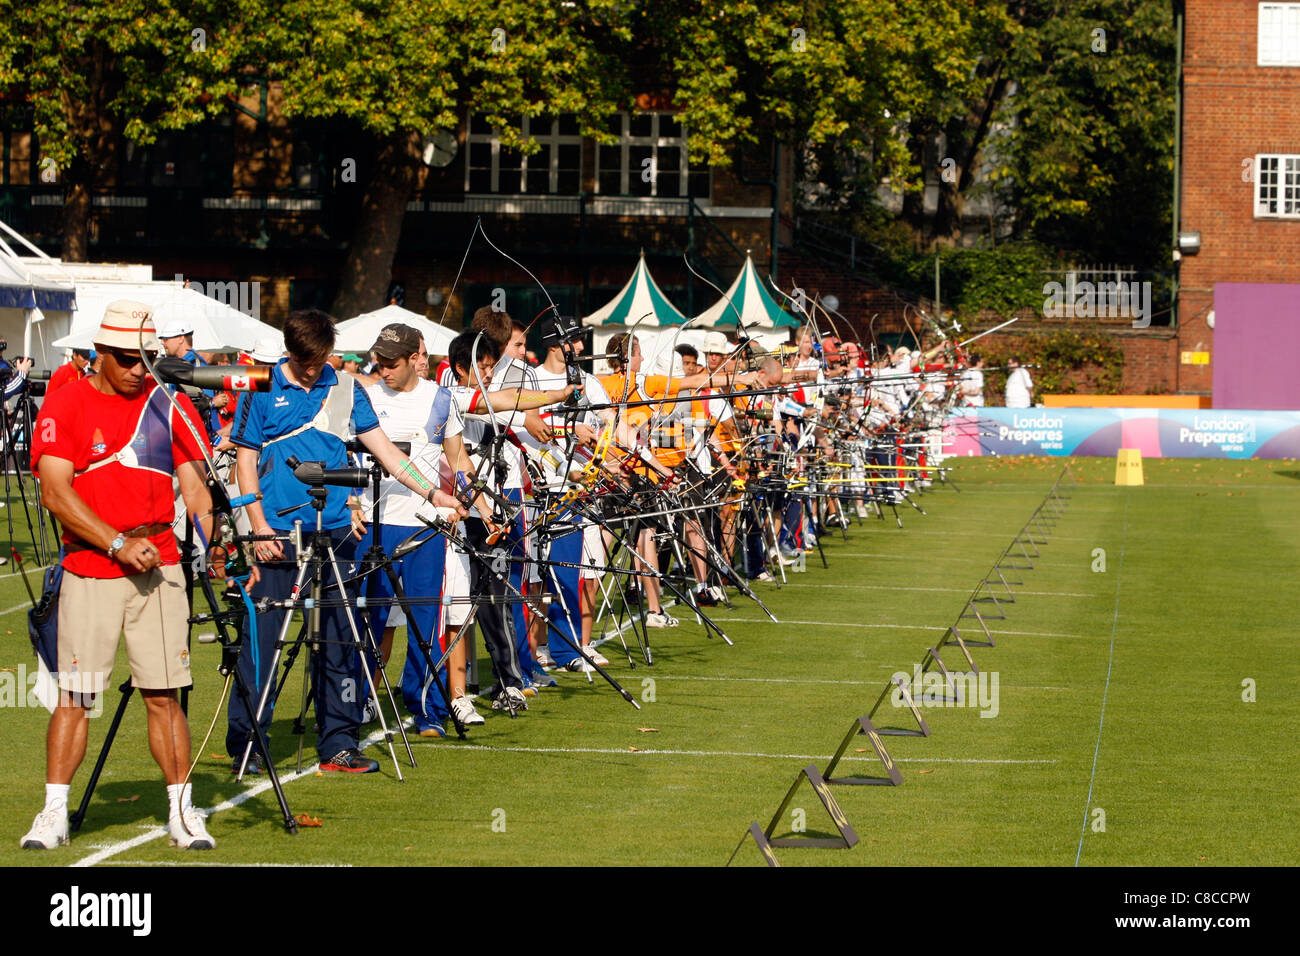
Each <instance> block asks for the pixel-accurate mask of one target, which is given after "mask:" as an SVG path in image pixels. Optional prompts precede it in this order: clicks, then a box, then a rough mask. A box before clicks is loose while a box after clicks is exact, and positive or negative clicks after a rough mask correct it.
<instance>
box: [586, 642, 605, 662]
mask: <svg viewBox="0 0 1300 956" xmlns="http://www.w3.org/2000/svg"><path fill="white" fill-rule="evenodd" d="M582 653H584V654H586V655H587V660H589V661H591V662H592V663H593V664H599V665H600V666H601V667H608V666H609V660H608V658H606V657H605V655H604V654H602V653H601V652H600V651H598V650H596V648H594V647H592V646H591V645H590V644H588V645H587V646H586V647H584V648H583V649H582Z"/></svg>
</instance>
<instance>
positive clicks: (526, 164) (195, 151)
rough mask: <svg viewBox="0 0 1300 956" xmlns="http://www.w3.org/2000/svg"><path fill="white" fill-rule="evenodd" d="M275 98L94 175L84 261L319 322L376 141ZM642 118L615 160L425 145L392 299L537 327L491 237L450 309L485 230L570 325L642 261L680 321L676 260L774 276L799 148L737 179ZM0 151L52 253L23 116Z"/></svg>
mask: <svg viewBox="0 0 1300 956" xmlns="http://www.w3.org/2000/svg"><path fill="white" fill-rule="evenodd" d="M282 100H283V96H282V91H281V88H280V85H279V84H278V83H275V82H263V83H260V84H257V85H254V86H253V87H251V88H250V89H249V90H247V91H245V93H244V95H243V97H242V98H241V99H240V100H239V101H238V102H237V104H235V105H234V108H232V109H231V110H230V111H229V112H227V113H226V114H223V115H222V116H220V117H217V118H215V119H212V120H210V121H207V122H205V123H202V124H200V125H198V126H195V127H192V128H190V129H186V130H180V131H177V132H173V133H167V134H164V135H162V136H160V137H159V139H158V141H157V142H156V143H154V144H152V145H150V146H138V145H136V144H132V143H128V142H127V141H125V140H124V139H120V138H119V140H120V141H119V142H118V143H117V145H116V148H115V149H114V150H113V159H112V161H111V162H110V163H108V164H106V168H103V169H100V170H97V172H96V175H95V180H96V188H95V191H94V198H93V206H92V214H91V224H90V255H91V258H93V259H100V260H104V261H131V262H141V263H147V264H150V265H152V266H153V268H154V276H155V278H171V277H172V276H173V275H176V274H180V275H184V276H185V277H187V278H191V279H194V280H197V281H200V282H205V283H206V282H211V281H222V282H224V281H255V282H259V283H260V284H261V297H260V302H261V309H262V318H264V319H266V320H268V321H271V322H273V323H274V322H278V321H279V320H281V319H282V318H283V317H284V316H285V315H286V314H287V313H288V312H289V311H290V310H291V309H293V308H299V307H303V306H308V305H316V306H322V307H328V306H329V304H330V302H331V301H332V299H333V296H334V293H335V291H336V289H337V281H338V275H339V272H340V267H341V264H342V262H343V258H344V255H345V251H346V247H347V244H348V242H349V240H350V239H351V237H352V235H353V229H354V227H355V224H356V222H357V219H358V213H359V210H360V206H361V200H362V196H363V194H364V190H365V188H366V183H367V180H368V178H369V176H368V165H369V164H370V163H372V162H373V161H374V146H373V144H372V143H371V142H370V139H369V137H367V136H366V135H364V133H363V132H362V131H361V130H360V129H358V128H357V127H356V126H355V125H351V124H349V123H347V122H344V121H329V120H307V121H294V122H289V121H288V120H286V118H285V117H284V115H283V113H282V111H281V108H280V106H281V103H282ZM637 107H638V108H637V109H636V110H635V111H632V112H627V113H621V114H618V115H616V116H613V117H611V118H610V126H609V129H610V132H611V133H613V134H614V135H615V136H616V137H617V143H615V144H614V145H603V144H598V143H597V142H596V141H595V140H594V139H593V138H591V137H585V136H582V135H580V133H579V130H578V127H577V123H576V121H575V120H574V118H573V117H572V116H558V117H552V118H546V119H536V118H534V119H528V118H523V119H521V120H520V122H521V123H522V124H524V131H525V132H526V133H528V134H529V135H530V136H531V137H533V138H534V139H535V140H536V141H537V142H538V143H539V145H540V147H541V148H540V151H539V152H537V153H535V154H533V155H530V156H526V155H523V154H521V153H517V152H511V151H510V150H508V149H506V148H505V147H504V146H503V145H502V144H501V143H500V142H499V140H498V139H497V137H496V135H495V134H494V132H493V130H492V129H491V128H490V126H489V125H488V124H487V123H486V122H485V121H484V120H482V119H481V118H480V117H478V116H474V115H467V116H465V117H464V118H463V120H462V123H461V126H460V128H459V129H458V130H457V131H455V133H454V134H451V133H445V134H442V135H440V136H437V137H429V138H428V139H427V140H426V143H425V152H424V165H423V166H422V167H421V170H420V173H419V176H418V180H417V187H416V190H415V192H414V195H413V196H412V197H411V201H410V202H409V204H408V206H407V211H406V216H405V219H404V221H403V227H402V236H401V242H400V245H399V247H398V252H397V256H396V260H395V262H394V264H393V269H392V276H391V278H392V283H393V285H392V286H391V287H390V292H392V293H395V294H397V295H398V296H399V297H400V298H402V299H403V300H404V302H403V304H405V305H406V306H407V307H408V308H412V309H415V310H417V311H424V312H425V313H426V314H427V315H428V316H429V317H430V318H432V319H434V320H435V321H436V320H438V319H440V318H441V317H442V316H443V314H444V311H445V312H446V316H447V318H446V321H447V324H449V325H453V326H458V325H459V324H460V322H461V321H462V320H463V319H467V318H468V316H469V315H471V314H472V313H473V310H474V309H475V308H477V307H478V306H480V305H483V304H486V303H487V302H488V301H489V300H490V298H491V294H492V290H493V289H495V288H498V287H500V288H504V289H505V292H506V304H507V307H508V308H509V309H510V310H511V311H512V312H514V313H516V314H517V315H519V316H521V317H523V316H527V317H529V318H531V316H532V315H533V314H536V313H537V312H538V311H539V310H540V309H541V308H542V307H543V306H544V305H545V304H546V300H545V298H544V296H543V295H542V292H541V290H540V289H538V287H537V285H536V284H535V283H534V282H533V281H532V279H530V278H529V276H528V275H527V274H526V273H525V272H524V271H522V270H521V269H520V268H519V267H518V266H515V265H513V264H512V263H510V262H509V261H508V260H507V259H505V258H504V257H503V256H501V255H499V254H497V253H495V252H492V251H491V249H490V248H489V247H488V246H487V245H486V243H485V242H484V241H483V240H482V239H481V238H480V239H478V240H477V241H476V243H475V245H474V251H473V252H472V253H471V254H470V256H469V257H468V259H467V260H466V261H465V264H464V271H463V273H462V274H461V276H460V282H459V284H458V285H457V288H456V292H455V294H454V295H453V296H452V298H451V301H450V302H448V300H447V297H448V295H449V293H451V289H452V284H453V280H454V279H455V278H456V274H457V271H458V269H459V268H460V265H461V261H462V257H463V255H464V253H465V251H466V246H467V243H468V241H469V238H470V235H471V233H472V231H473V229H474V224H475V221H476V220H477V219H480V218H481V220H482V228H483V231H484V233H485V234H486V235H487V236H488V237H490V238H491V239H492V241H493V242H495V243H496V244H497V245H498V246H500V247H501V248H502V249H503V250H505V251H506V252H508V253H510V254H511V255H513V256H514V257H515V258H517V259H519V260H520V261H521V262H522V263H523V264H524V265H525V266H526V267H527V268H528V269H530V270H532V271H533V272H534V273H536V274H537V275H538V277H539V278H540V279H541V280H542V281H543V282H544V283H545V284H546V286H547V290H548V291H549V293H550V295H551V296H553V297H554V298H555V300H556V301H557V303H558V304H559V305H560V307H561V309H562V310H563V311H565V312H567V313H579V314H581V313H584V312H588V311H594V310H595V309H596V308H598V307H599V306H600V305H602V304H604V302H605V301H606V299H607V298H609V297H610V296H612V295H613V294H614V293H616V292H617V291H618V289H619V288H621V287H622V285H623V283H624V282H626V281H627V277H628V275H629V274H630V273H631V270H632V269H633V268H634V267H635V265H636V262H637V255H638V253H639V252H640V251H642V250H644V252H645V254H646V259H647V263H648V264H649V265H650V267H651V269H652V271H653V272H654V274H655V276H656V278H657V279H658V281H659V284H660V285H661V287H662V288H663V289H664V291H665V292H666V293H667V294H668V295H669V297H670V298H672V299H673V300H674V302H675V304H676V305H677V306H678V307H679V308H680V309H682V310H683V311H684V312H686V313H688V314H695V313H697V312H699V311H702V310H703V309H704V308H706V307H707V306H708V305H710V304H712V303H713V301H714V300H715V299H716V298H717V294H716V293H715V292H714V291H713V290H712V289H709V288H708V286H707V285H706V284H704V283H702V282H700V281H699V280H696V279H694V278H693V277H692V276H691V274H690V272H689V271H688V270H687V269H686V267H685V265H684V263H683V262H682V254H683V253H689V254H690V256H691V261H692V264H693V265H694V267H695V268H696V269H698V270H699V271H700V272H701V273H702V274H703V275H705V276H706V277H707V278H708V279H710V280H711V281H713V282H715V283H717V284H718V285H720V286H722V287H725V286H726V285H728V284H729V283H730V282H731V280H732V278H733V277H734V275H735V272H736V270H737V269H738V268H739V267H740V266H741V265H742V264H743V262H744V258H745V254H746V252H748V251H752V253H753V256H754V259H755V261H756V262H759V263H760V264H761V265H762V266H764V267H766V266H768V265H769V263H770V261H771V255H772V249H773V239H774V237H775V235H776V229H777V224H778V223H779V222H780V221H781V220H782V219H784V220H786V221H789V220H790V219H791V217H792V216H793V198H792V197H793V194H794V190H793V186H792V180H793V163H792V161H791V157H790V155H789V151H788V150H787V151H784V152H783V151H782V150H781V149H780V148H779V147H777V146H776V145H775V144H774V143H772V142H767V143H764V144H762V145H760V146H758V147H755V148H754V149H753V150H751V151H749V152H747V153H745V154H743V155H740V156H739V157H738V162H736V163H735V164H734V165H733V166H732V167H730V168H727V169H715V168H710V167H709V166H708V165H697V164H694V163H691V162H690V161H689V157H688V155H687V149H686V134H685V131H684V130H683V129H682V127H681V125H680V123H678V121H677V120H676V118H675V117H674V115H673V114H672V112H671V111H669V110H667V109H666V108H664V106H663V104H661V103H659V102H657V101H655V100H653V99H652V98H646V99H644V101H642V102H638V103H637ZM0 154H2V160H0V218H3V219H4V220H5V221H6V222H8V223H10V224H11V225H13V226H14V227H15V228H17V229H18V230H20V231H21V232H23V233H24V234H25V235H27V236H28V237H29V238H30V239H32V240H33V241H35V242H37V243H38V244H40V245H42V246H43V247H44V248H45V249H46V250H47V251H49V252H50V253H51V254H54V255H57V254H58V253H59V247H60V237H61V233H60V217H61V212H62V205H63V201H64V199H63V194H64V187H63V186H62V185H61V184H60V183H59V182H58V181H57V178H52V177H49V176H43V175H42V172H43V171H44V167H43V166H42V162H41V151H40V144H39V143H38V142H37V141H36V137H35V135H34V134H33V133H32V131H31V111H30V108H28V107H25V106H24V104H22V103H10V104H5V103H3V102H0ZM51 179H53V181H50V180H51ZM383 304H384V303H383V302H376V303H375V304H374V305H375V307H376V308H377V307H379V306H380V305H383Z"/></svg>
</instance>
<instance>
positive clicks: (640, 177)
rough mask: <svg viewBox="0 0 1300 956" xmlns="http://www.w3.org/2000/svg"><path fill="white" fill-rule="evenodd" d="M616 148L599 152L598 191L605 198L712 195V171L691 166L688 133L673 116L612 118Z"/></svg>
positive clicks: (657, 114)
mask: <svg viewBox="0 0 1300 956" xmlns="http://www.w3.org/2000/svg"><path fill="white" fill-rule="evenodd" d="M609 131H610V132H611V133H613V134H614V135H615V136H617V137H618V143H617V144H616V145H613V146H604V145H602V146H600V148H599V149H597V150H596V192H598V193H599V194H600V195H602V196H658V197H661V198H678V197H681V196H693V197H696V198H701V199H707V198H708V196H709V167H708V165H707V164H695V165H692V164H691V163H690V161H689V159H688V157H687V154H686V132H685V130H683V129H682V124H681V123H680V122H678V120H677V117H676V116H674V115H673V114H672V113H620V114H619V115H618V116H613V117H611V118H610V125H609Z"/></svg>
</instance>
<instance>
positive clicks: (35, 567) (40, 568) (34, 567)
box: [0, 564, 48, 581]
mask: <svg viewBox="0 0 1300 956" xmlns="http://www.w3.org/2000/svg"><path fill="white" fill-rule="evenodd" d="M47 567H48V565H45V564H31V565H28V566H27V573H28V574H31V573H32V572H33V571H44V570H45V569H46V568H47ZM22 573H23V572H21V571H10V572H9V573H8V574H0V581H3V580H4V579H5V578H16V577H18V575H20V574H22Z"/></svg>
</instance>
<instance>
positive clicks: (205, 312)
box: [54, 279, 284, 352]
mask: <svg viewBox="0 0 1300 956" xmlns="http://www.w3.org/2000/svg"><path fill="white" fill-rule="evenodd" d="M76 286H77V306H78V308H77V311H76V314H75V315H74V316H73V320H72V328H71V330H70V332H69V333H68V334H67V335H65V336H63V337H62V338H60V339H57V340H56V341H55V342H54V345H56V346H59V347H62V348H79V349H85V348H90V347H91V346H92V344H93V343H94V340H95V333H96V332H97V331H98V330H99V324H100V322H101V321H102V319H103V317H104V310H105V309H106V308H107V307H108V305H109V303H111V302H114V301H116V300H117V299H134V300H135V301H137V302H143V303H144V304H145V305H149V306H152V307H153V310H154V325H155V326H156V327H157V329H158V331H160V332H161V331H162V330H163V329H165V328H166V327H167V326H168V325H171V324H172V323H173V322H177V321H181V322H186V323H188V324H190V325H191V326H192V327H193V329H194V348H195V350H197V351H200V352H210V351H220V350H223V349H238V350H240V351H248V350H250V349H252V347H253V345H254V343H255V342H257V341H258V340H259V339H264V338H265V339H275V340H277V341H279V342H281V343H283V341H284V338H283V336H282V334H281V333H280V331H279V330H278V329H276V328H275V327H274V326H272V325H267V324H266V323H265V322H259V321H258V320H257V319H254V318H252V317H251V316H248V315H245V314H244V313H243V312H240V311H239V310H238V309H236V308H233V307H231V306H229V305H226V304H225V303H224V302H221V301H219V300H217V299H213V298H209V297H208V296H206V295H203V294H202V293H201V292H196V291H195V290H194V289H187V288H184V287H182V286H181V285H178V284H177V283H176V282H175V281H168V280H159V281H149V282H139V281H134V282H132V281H118V280H102V279H85V280H83V279H78V280H77V282H76Z"/></svg>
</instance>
